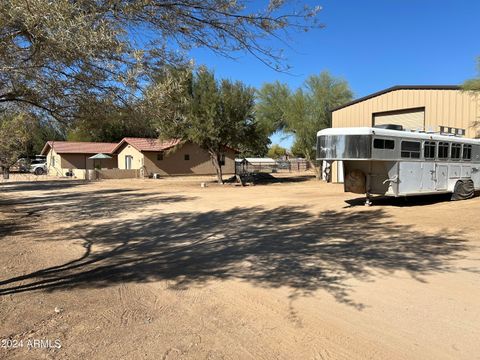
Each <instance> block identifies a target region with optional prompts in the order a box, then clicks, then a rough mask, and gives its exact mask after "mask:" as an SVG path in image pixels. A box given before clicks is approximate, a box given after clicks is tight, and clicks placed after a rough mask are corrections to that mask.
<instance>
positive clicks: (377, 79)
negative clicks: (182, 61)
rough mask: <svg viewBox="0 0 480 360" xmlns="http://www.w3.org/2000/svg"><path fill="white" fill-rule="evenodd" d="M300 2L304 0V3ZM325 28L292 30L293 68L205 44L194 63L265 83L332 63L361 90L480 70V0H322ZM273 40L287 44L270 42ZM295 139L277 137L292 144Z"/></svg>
mask: <svg viewBox="0 0 480 360" xmlns="http://www.w3.org/2000/svg"><path fill="white" fill-rule="evenodd" d="M301 3H302V1H299V4H301ZM308 3H309V4H311V5H317V4H318V5H320V6H322V7H323V10H322V11H321V12H320V14H319V20H320V22H321V23H323V24H324V25H325V28H324V29H318V30H312V31H310V32H308V33H293V32H292V33H291V42H290V43H291V46H292V49H288V48H287V49H285V56H286V58H287V62H288V64H289V65H290V66H292V70H291V74H284V73H278V72H275V71H274V70H271V69H269V68H268V67H266V66H265V65H264V64H262V63H261V62H260V61H258V60H257V59H255V58H254V57H252V56H248V55H241V54H240V58H239V59H237V60H235V61H234V60H228V59H225V58H222V57H219V56H216V55H214V54H212V53H211V52H209V51H207V50H194V51H192V53H191V55H192V56H193V57H194V58H195V61H196V63H197V64H205V65H207V66H209V67H210V68H212V69H214V70H215V72H216V74H217V76H218V77H225V78H231V79H235V80H237V79H238V80H242V81H244V82H245V83H247V84H249V85H252V86H255V87H260V86H261V85H262V84H263V83H266V82H273V81H275V80H279V81H282V82H285V83H288V84H289V85H290V87H292V88H296V87H298V86H301V84H302V83H303V81H304V80H305V79H306V77H308V75H310V74H318V73H320V72H321V71H322V70H328V71H330V72H331V73H332V75H334V76H337V77H341V78H344V79H345V80H347V81H348V82H349V84H350V86H351V88H352V90H353V92H354V94H355V97H361V96H364V95H367V94H369V93H372V92H375V91H378V90H381V89H384V88H387V87H390V86H393V85H410V84H412V85H413V84H442V85H444V84H459V83H462V82H463V81H464V80H465V79H467V78H471V77H474V76H476V75H477V73H478V72H477V67H476V59H477V57H478V56H480V26H479V14H480V1H478V0H477V1H475V0H471V1H466V0H463V1H462V0H457V1H446V0H383V1H380V0H376V1H374V0H370V1H368V0H366V1H356V0H336V1H335V0H320V1H318V2H311V1H308ZM271 45H272V46H273V47H284V46H283V45H282V44H280V43H277V42H272V43H271ZM292 140H293V139H292V138H291V137H289V138H285V135H284V134H276V135H274V136H273V137H272V141H273V142H274V143H278V142H280V143H281V144H282V145H283V146H287V147H289V146H290V145H291V143H292Z"/></svg>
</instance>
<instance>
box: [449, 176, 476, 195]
mask: <svg viewBox="0 0 480 360" xmlns="http://www.w3.org/2000/svg"><path fill="white" fill-rule="evenodd" d="M474 193H475V188H474V186H473V181H472V180H458V181H457V183H456V184H455V188H454V189H453V194H452V200H466V199H470V198H472V197H473V195H474Z"/></svg>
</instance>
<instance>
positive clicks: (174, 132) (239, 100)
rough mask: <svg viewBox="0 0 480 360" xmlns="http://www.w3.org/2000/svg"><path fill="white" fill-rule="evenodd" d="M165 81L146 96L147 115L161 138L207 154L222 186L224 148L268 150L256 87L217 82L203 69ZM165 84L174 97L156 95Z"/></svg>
mask: <svg viewBox="0 0 480 360" xmlns="http://www.w3.org/2000/svg"><path fill="white" fill-rule="evenodd" d="M161 79H162V81H161V82H159V83H157V84H155V85H153V86H152V87H151V89H149V91H148V92H147V93H148V95H149V96H148V97H147V98H146V100H145V104H144V106H143V109H144V111H145V113H146V114H148V115H147V116H149V117H150V118H151V119H152V120H153V121H154V124H155V126H156V128H157V129H158V131H159V133H160V136H161V137H163V138H181V139H183V140H188V141H192V142H194V143H196V144H198V145H199V146H200V147H202V148H203V149H205V150H206V151H208V153H209V154H210V158H211V161H212V164H213V166H214V167H215V169H216V172H217V178H218V181H219V182H222V181H223V180H222V166H221V158H222V154H223V153H224V152H225V150H226V148H234V149H237V150H239V151H241V152H256V151H258V152H262V151H263V152H265V151H266V147H267V145H268V143H269V140H268V137H267V136H266V134H265V132H264V131H261V130H260V129H259V128H258V127H257V123H256V121H255V118H254V111H253V110H254V89H253V88H250V87H247V86H245V85H244V84H243V83H241V82H238V81H237V82H232V81H230V80H222V81H220V82H218V81H217V80H216V79H215V76H214V74H213V72H211V71H209V70H207V69H206V68H203V67H202V68H200V69H199V70H198V71H196V72H194V73H192V72H189V71H177V72H172V73H171V74H170V75H169V74H164V76H162V78H161ZM169 82H171V84H177V85H175V86H176V87H175V86H170V85H169V84H168V83H169ZM164 86H168V87H172V88H174V89H175V92H174V96H173V97H162V96H158V95H159V94H163V93H164V92H163V91H162V87H164ZM158 88H160V90H158ZM170 94H172V93H170Z"/></svg>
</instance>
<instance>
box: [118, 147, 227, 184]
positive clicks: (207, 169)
mask: <svg viewBox="0 0 480 360" xmlns="http://www.w3.org/2000/svg"><path fill="white" fill-rule="evenodd" d="M113 152H114V153H115V155H116V156H117V159H118V168H119V169H140V170H142V171H144V176H151V175H153V174H160V175H212V174H215V168H214V167H213V165H212V162H211V160H210V155H209V154H208V152H207V151H205V150H203V149H202V148H200V147H199V146H198V145H196V144H194V143H191V142H188V141H186V142H185V141H181V140H165V141H162V140H159V139H146V138H124V139H123V140H122V141H120V143H119V144H118V145H117V146H116V147H115V149H114V150H113ZM222 160H223V161H222V162H223V166H222V170H223V173H224V174H233V173H234V172H235V150H233V149H230V148H226V149H225V152H224V153H223V154H222Z"/></svg>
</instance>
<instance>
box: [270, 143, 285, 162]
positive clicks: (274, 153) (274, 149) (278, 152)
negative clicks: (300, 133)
mask: <svg viewBox="0 0 480 360" xmlns="http://www.w3.org/2000/svg"><path fill="white" fill-rule="evenodd" d="M285 155H287V149H285V148H284V147H281V146H280V145H278V144H273V145H272V146H270V148H269V149H268V153H267V156H268V157H270V158H272V159H279V158H281V157H282V156H285Z"/></svg>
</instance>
